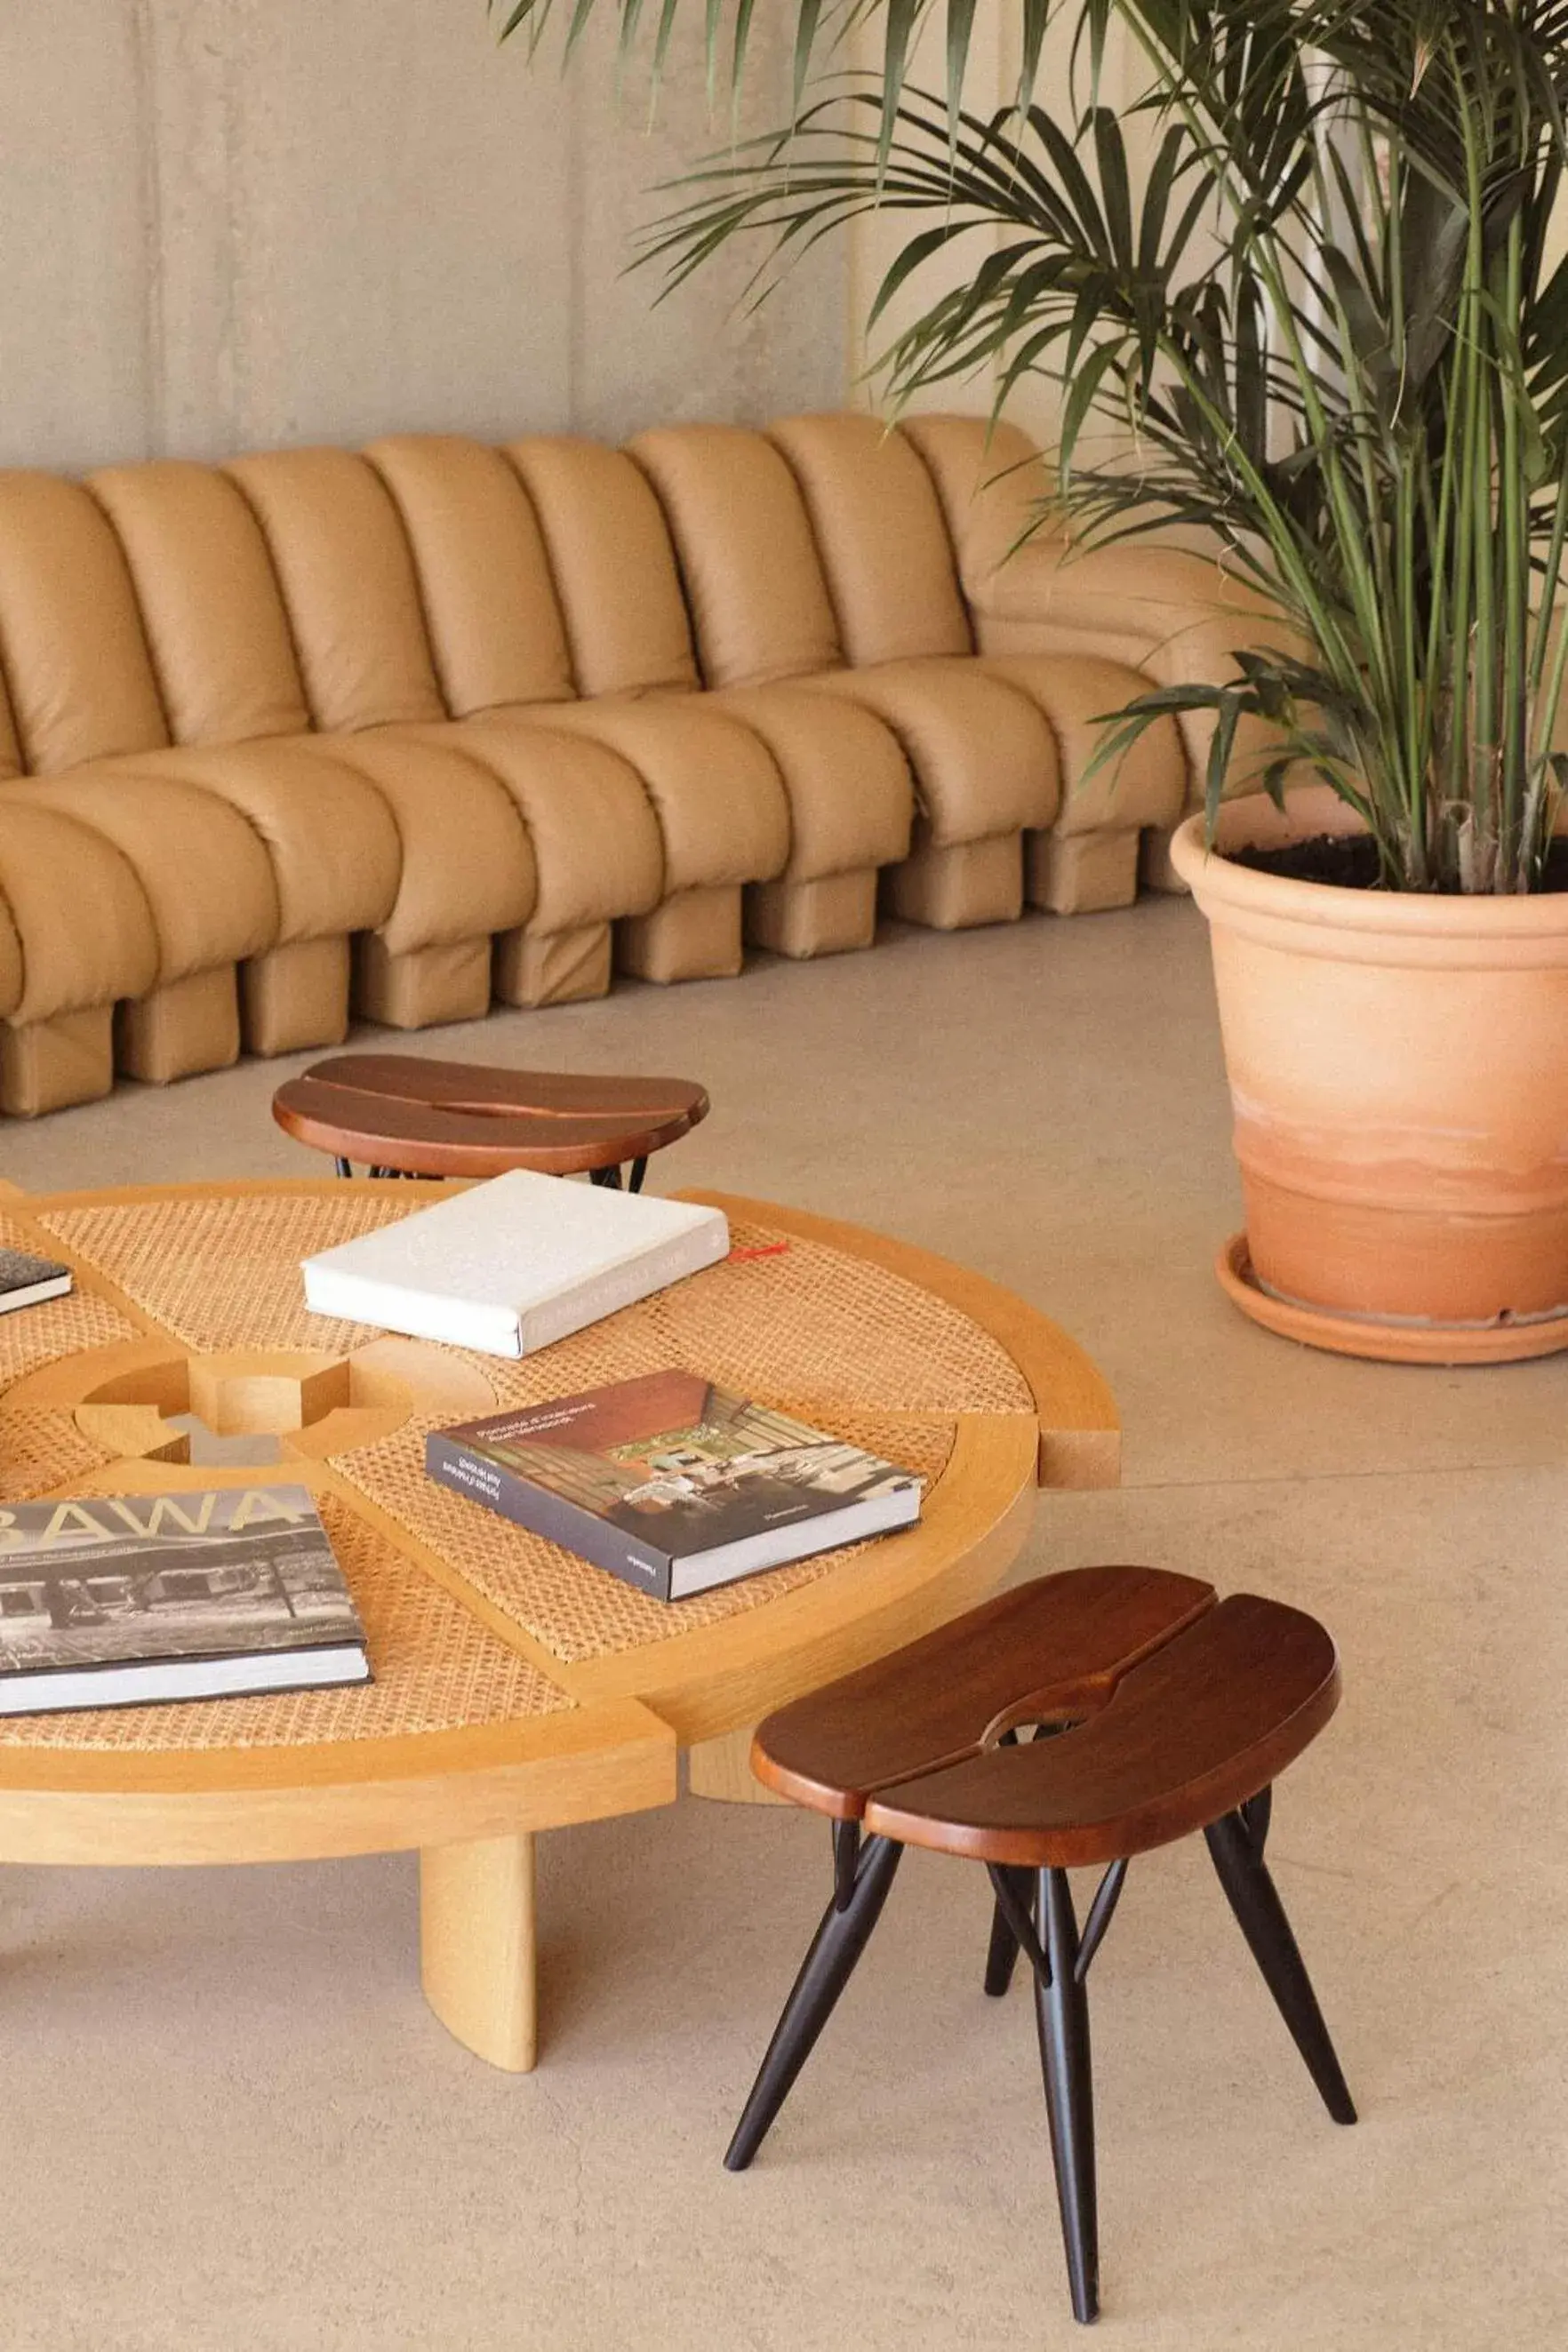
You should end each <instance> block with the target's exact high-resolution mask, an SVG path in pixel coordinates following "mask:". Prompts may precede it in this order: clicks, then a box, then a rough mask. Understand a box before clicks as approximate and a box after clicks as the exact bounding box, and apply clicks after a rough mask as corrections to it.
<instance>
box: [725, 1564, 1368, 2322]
mask: <svg viewBox="0 0 1568 2352" xmlns="http://www.w3.org/2000/svg"><path fill="white" fill-rule="evenodd" d="M1339 1695H1340V1675H1339V1664H1338V1660H1337V1658H1336V1656H1335V1654H1334V1645H1333V1643H1332V1642H1331V1640H1330V1638H1329V1635H1328V1634H1327V1633H1325V1632H1324V1630H1323V1628H1322V1626H1321V1625H1320V1624H1319V1623H1318V1622H1317V1620H1316V1619H1315V1618H1312V1617H1308V1616H1305V1615H1304V1614H1303V1613H1302V1612H1301V1611H1300V1610H1299V1609H1288V1608H1286V1607H1285V1606H1284V1605H1283V1604H1282V1603H1280V1602H1279V1601H1263V1600H1259V1599H1258V1597H1257V1595H1256V1594H1253V1593H1246V1592H1244V1593H1234V1594H1232V1595H1231V1597H1230V1598H1229V1599H1228V1600H1225V1601H1221V1600H1219V1599H1218V1598H1217V1596H1216V1595H1215V1591H1214V1588H1213V1586H1212V1585H1208V1584H1204V1583H1201V1582H1200V1581H1199V1580H1197V1579H1196V1578H1194V1577H1190V1576H1174V1575H1172V1574H1170V1573H1169V1572H1168V1571H1166V1570H1162V1569H1155V1568H1083V1569H1075V1570H1069V1571H1068V1573H1066V1574H1064V1575H1060V1576H1047V1577H1041V1578H1038V1579H1037V1580H1036V1581H1034V1582H1033V1583H1030V1584H1024V1585H1019V1586H1016V1587H1015V1588H1014V1590H1012V1591H1008V1592H1004V1593H1002V1594H1001V1595H1000V1596H999V1597H998V1598H997V1599H996V1600H994V1601H987V1602H986V1603H985V1604H984V1606H983V1607H981V1608H979V1609H973V1610H971V1611H970V1612H968V1613H967V1615H965V1616H963V1617H959V1618H956V1619H955V1620H954V1621H953V1622H952V1624H950V1625H944V1626H942V1627H941V1628H940V1629H939V1631H938V1632H936V1633H929V1634H927V1635H926V1636H925V1637H924V1638H923V1640H921V1641H918V1642H913V1643H910V1645H909V1646H908V1647H907V1648H905V1649H902V1650H895V1651H894V1652H892V1653H891V1654H890V1655H889V1656H888V1657H885V1658H881V1659H879V1661H878V1662H877V1663H876V1664H874V1665H871V1666H867V1667H864V1668H862V1669H861V1671H860V1672H859V1673H858V1674H853V1675H846V1676H845V1677H844V1678H843V1680H842V1681H840V1682H836V1683H830V1684H828V1685H826V1688H825V1689H822V1690H819V1691H815V1692H813V1693H812V1694H811V1696H809V1697H807V1698H803V1699H798V1700H796V1701H795V1704H794V1705H793V1706H786V1707H783V1708H781V1709H780V1711H779V1712H778V1713H777V1714H776V1715H772V1716H770V1717H768V1718H767V1720H766V1721H765V1722H764V1723H763V1725H762V1726H761V1727H760V1729H759V1730H758V1732H757V1735H756V1739H755V1742H754V1743H753V1746H752V1769H753V1771H754V1772H755V1773H756V1775H757V1778H758V1779H759V1780H762V1781H763V1783H764V1784H765V1785H766V1786H767V1787H768V1788H770V1789H773V1790H775V1791H776V1792H777V1793H778V1794H779V1795H781V1796H784V1797H788V1798H790V1799H792V1800H793V1801H794V1802H795V1803H796V1804H800V1805H807V1806H810V1807H811V1808H812V1809H813V1810H814V1811H817V1812H821V1813H826V1815H827V1816H828V1819H829V1821H830V1822H831V1823H832V1829H833V1896H832V1900H831V1901H830V1902H829V1904H828V1906H827V1909H826V1913H825V1914H824V1916H823V1920H822V1924H821V1926H820V1927H818V1929H817V1931H816V1937H815V1938H814V1940H813V1942H812V1946H811V1948H810V1950H809V1951H808V1952H807V1954H806V1956H805V1962H804V1964H803V1966H802V1968H801V1970H800V1974H799V1976H798V1977H797V1978H796V1979H795V1989H794V1990H793V1991H792V1992H791V1994H790V1997H789V1999H788V2000H787V2001H786V2002H785V2004H784V2014H783V2016H782V2017H781V2018H780V2020H779V2022H778V2025H777V2028H776V2029H775V2031H774V2033H773V2041H772V2042H771V2043H770V2044H769V2047H768V2053H767V2055H766V2057H765V2058H764V2059H763V2064H762V2069H761V2072H760V2073H759V2074H758V2076H757V2079H756V2083H755V2084H754V2085H753V2087H752V2095H751V2097H750V2098H749V2099H748V2100H747V2102H746V2108H745V2112H744V2114H743V2115H742V2117H741V2121H740V2124H739V2126H737V2128H736V2132H735V2136H734V2138H733V2139H732V2140H731V2143H730V2149H729V2153H728V2155H727V2156H726V2157H725V2159H724V2161H725V2163H726V2165H727V2166H728V2167H729V2168H730V2170H731V2172H740V2171H743V2170H744V2169H745V2168H746V2166H747V2165H749V2164H750V2163H751V2161H752V2158H753V2157H754V2156H755V2154H756V2152H757V2149H758V2148H759V2147H760V2146H761V2145H762V2142H763V2137H765V2135H766V2133H767V2131H768V2128H769V2126H771V2124H772V2123H773V2118H774V2116H776V2115H777V2114H778V2111H779V2109H780V2107H781V2106H782V2105H784V2100H785V2098H786V2097H787V2096H788V2094H789V2090H790V2087H791V2085H792V2084H793V2083H794V2081H795V2076H796V2075H797V2074H799V2072H800V2070H801V2067H802V2066H803V2065H804V2064H805V2060H806V2058H807V2057H808V2055H809V2054H810V2052H811V2049H812V2045H813V2044H814V2042H816V2037H817V2035H818V2034H819V2033H820V2032H821V2031H822V2029H823V2027H824V2025H825V2024H826V2021H827V2019H828V2017H829V2016H830V2014H831V2013H832V2011H833V2007H834V2004H835V2002H836V2001H837V1999H838V1996H839V1994H840V1993H841V1992H842V1991H843V1990H844V1987H845V1985H846V1984H847V1982H848V1979H849V1976H850V1974H851V1971H852V1970H853V1969H854V1967H855V1963H856V1962H857V1960H858V1958H859V1957H860V1954H861V1953H862V1952H863V1951H864V1949H865V1948H866V1944H867V1941H868V1937H869V1936H870V1934H871V1930H872V1928H873V1927H875V1926H876V1923H877V1919H878V1916H879V1913H880V1911H881V1908H882V1906H883V1904H884V1902H885V1901H886V1900H887V1895H888V1890H889V1887H890V1886H891V1885H892V1882H893V1874H894V1873H895V1871H896V1870H897V1868H898V1865H899V1862H900V1858H901V1856H902V1854H903V1851H904V1848H905V1847H906V1846H910V1845H919V1846H929V1847H930V1848H931V1849H932V1851H933V1852H935V1853H951V1854H958V1855H961V1856H963V1857H965V1858H967V1859H970V1860H973V1861H976V1862H983V1863H984V1864H985V1866H986V1868H987V1870H988V1871H989V1873H990V1876H991V1882H992V1886H993V1888H994V1895H995V1910H994V1917H993V1924H992V1930H991V1948H990V1953H989V1955H988V1958H987V1961H986V1969H985V1990H986V1991H987V1992H988V1993H994V1994H999V1993H1003V1992H1005V1990H1006V1989H1007V1985H1008V1982H1009V1979H1011V1976H1012V1973H1013V1969H1014V1964H1015V1962H1016V1958H1017V1956H1018V1953H1019V1951H1020V1950H1022V1952H1023V1953H1024V1955H1025V1957H1026V1959H1027V1961H1028V1963H1029V1966H1030V1968H1031V1969H1032V1971H1033V1974H1034V1981H1035V2013H1036V2021H1037V2027H1038V2032H1039V2044H1040V2063H1041V2067H1042V2070H1043V2073H1044V2075H1045V2085H1046V2106H1047V2117H1048V2121H1049V2126H1050V2139H1051V2154H1052V2158H1053V2159H1054V2161H1055V2166H1056V2176H1057V2191H1058V2200H1059V2202H1060V2206H1061V2221H1062V2237H1063V2242H1064V2244H1065V2246H1066V2251H1067V2266H1068V2281H1069V2284H1070V2286H1071V2290H1072V2306H1073V2311H1074V2313H1075V2315H1077V2317H1078V2318H1079V2319H1081V2320H1091V2319H1093V2318H1094V2317H1096V2315H1097V2314H1098V2312H1099V2308H1100V2257H1099V2238H1098V2226H1097V2218H1096V2201H1095V2165H1094V2108H1093V2090H1092V2083H1091V2076H1090V2069H1089V2002H1088V1996H1087V1992H1086V1990H1085V1979H1087V1977H1088V1974H1089V1962H1090V1961H1091V1960H1092V1959H1093V1958H1094V1955H1095V1953H1096V1952H1097V1951H1098V1949H1099V1948H1100V1939H1101V1937H1103V1936H1104V1934H1105V1931H1106V1928H1107V1927H1109V1926H1110V1916H1111V1913H1112V1912H1113V1911H1114V1909H1115V1907H1116V1903H1117V1898H1118V1896H1119V1895H1121V1886H1122V1881H1123V1879H1124V1878H1125V1876H1126V1873H1127V1864H1128V1862H1129V1860H1130V1859H1131V1856H1133V1855H1134V1854H1139V1853H1147V1852H1149V1851H1150V1849H1151V1848H1152V1847H1154V1846H1160V1845H1168V1844H1170V1843H1173V1841H1174V1840H1175V1839H1177V1838H1182V1837H1186V1836H1188V1835H1190V1834H1191V1833H1192V1832H1194V1831H1197V1830H1202V1832H1203V1833H1204V1836H1205V1840H1206V1842H1207V1844H1208V1850H1209V1853H1210V1854H1211V1855H1212V1857H1213V1860H1214V1865H1215V1870H1216V1872H1217V1873H1218V1874H1219V1881H1220V1885H1221V1886H1222V1887H1223V1888H1224V1890H1225V1893H1226V1898H1227V1900H1228V1902H1229V1904H1230V1907H1231V1909H1232V1911H1233V1912H1234V1913H1235V1914H1236V1917H1237V1922H1238V1924H1239V1926H1240V1927H1241V1931H1242V1934H1243V1935H1244V1936H1245V1937H1246V1938H1247V1943H1248V1945H1249V1946H1250V1948H1251V1950H1252V1954H1253V1957H1254V1958H1255V1959H1256V1960H1257V1962H1258V1967H1259V1969H1261V1970H1262V1972H1263V1977H1264V1980H1265V1982H1266V1983H1267V1985H1268V1990H1269V1991H1270V1992H1271V1993H1272V1994H1273V1996H1274V1999H1275V2000H1276V2002H1277V2003H1278V2005H1279V2012H1280V2015H1281V2016H1282V2017H1283V2018H1284V2020H1285V2022H1286V2024H1287V2025H1288V2026H1289V2029H1290V2032H1291V2035H1292V2037H1293V2039H1294V2041H1295V2043H1296V2046H1297V2048H1298V2049H1299V2050H1300V2053H1301V2055H1302V2057H1303V2058H1304V2059H1305V2060H1306V2063H1307V2069H1308V2072H1309V2073H1310V2075H1311V2077H1312V2080H1313V2082H1314V2083H1315V2084H1317V2086H1318V2090H1319V2091H1320V2093H1321V2096H1322V2100H1323V2104H1324V2105H1325V2106H1326V2107H1327V2108H1328V2111H1329V2113H1330V2115H1331V2116H1332V2117H1333V2119H1334V2121H1335V2122H1336V2123H1342V2124H1350V2123H1353V2122H1354V2121H1355V2109H1354V2107H1353V2106H1352V2104H1351V2095H1350V2093H1349V2091H1348V2090H1347V2089H1346V2087H1345V2079H1344V2076H1343V2074H1342V2073H1341V2072H1340V2063H1339V2060H1338V2059H1337V2058H1336V2057H1335V2055H1334V2049H1333V2044H1332V2042H1331V2041H1330V2039H1329V2034H1328V2029H1327V2027H1326V2026H1325V2025H1324V2023H1323V2020H1322V2015H1321V2011H1320V2010H1319V2008H1318V2003H1317V2000H1316V1998H1315V1996H1314V1994H1313V1991H1312V1987H1311V1983H1310V1979H1309V1978H1308V1975H1307V1971H1306V1969H1305V1968H1304V1967H1303V1965H1302V1961H1301V1956H1300V1952H1299V1951H1298V1950H1297V1948H1296V1940H1295V1937H1293V1936H1292V1934H1291V1932H1290V1925H1289V1920H1288V1919H1287V1918H1286V1916H1285V1912H1284V1908H1283V1906H1282V1905H1281V1904H1280V1901H1279V1895H1278V1893H1277V1891H1276V1889H1275V1885H1274V1882H1273V1880H1272V1878H1271V1877H1270V1876H1269V1874H1268V1868H1267V1866H1266V1864H1265V1863H1264V1859H1263V1849H1264V1843H1265V1840H1266V1838H1267V1836H1268V1818H1269V1801H1270V1791H1271V1788H1272V1784H1273V1781H1274V1780H1275V1778H1276V1776H1277V1774H1279V1772H1280V1771H1282V1770H1283V1769H1284V1767H1285V1766H1286V1765H1287V1764H1289V1763H1290V1762H1292V1761H1293V1759H1295V1758H1296V1757H1298V1756H1299V1755H1300V1753H1301V1751H1302V1749H1303V1748H1306V1747H1307V1746H1308V1745H1309V1743H1310V1741H1311V1740H1313V1739H1315V1738H1316V1737H1317V1735H1318V1733H1319V1732H1320V1731H1321V1729H1322V1727H1323V1726H1324V1724H1325V1723H1327V1721H1328V1719H1329V1717H1330V1716H1331V1715H1332V1713H1333V1711H1334V1708H1335V1707H1336V1706H1337V1705H1338V1704H1339ZM1079 1864H1102V1865H1104V1866H1105V1874H1104V1877H1103V1878H1102V1879H1101V1881H1100V1889H1099V1892H1098V1893H1097V1894H1096V1895H1095V1897H1094V1900H1093V1902H1092V1903H1091V1904H1090V1906H1089V1911H1088V1914H1087V1915H1086V1916H1085V1919H1084V1922H1083V1925H1082V1927H1079V1922H1078V1917H1077V1915H1076V1912H1075V1910H1074V1907H1073V1898H1072V1893H1071V1890H1070V1887H1069V1885H1068V1870H1069V1868H1077V1867H1078V1866H1079Z"/></svg>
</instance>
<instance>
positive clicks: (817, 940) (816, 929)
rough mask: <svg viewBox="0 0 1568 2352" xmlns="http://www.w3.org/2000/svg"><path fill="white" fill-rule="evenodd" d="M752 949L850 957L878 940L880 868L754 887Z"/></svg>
mask: <svg viewBox="0 0 1568 2352" xmlns="http://www.w3.org/2000/svg"><path fill="white" fill-rule="evenodd" d="M745 928H746V940H747V944H748V945H749V946H752V947H756V948H768V949H770V950H772V952H773V954H774V955H783V956H793V957H795V958H796V959H797V960H801V959H805V958H806V957H809V956H825V955H846V954H847V953H849V952H850V951H851V950H854V949H856V948H868V947H871V946H873V945H874V944H875V941H876V937H877V869H876V867H875V866H865V867H863V868H862V869H861V870H860V871H859V872H858V873H855V874H827V875H823V876H821V877H818V878H817V879H816V881H812V882H753V883H752V886H751V887H750V889H749V890H748V891H747V892H746V907H745Z"/></svg>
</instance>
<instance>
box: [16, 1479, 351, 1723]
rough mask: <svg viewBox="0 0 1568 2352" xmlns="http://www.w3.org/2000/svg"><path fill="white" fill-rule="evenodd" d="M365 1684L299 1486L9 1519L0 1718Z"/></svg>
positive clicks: (36, 1510) (101, 1499) (328, 1557)
mask: <svg viewBox="0 0 1568 2352" xmlns="http://www.w3.org/2000/svg"><path fill="white" fill-rule="evenodd" d="M370 1680H371V1671H370V1662H369V1659H368V1658H367V1656H366V1654H365V1642H364V1628H363V1626H362V1624H361V1623H360V1621H359V1612H357V1610H356V1609H355V1607H354V1604H353V1599H352V1598H351V1596H350V1593H349V1590H348V1587H347V1585H346V1584H345V1583H344V1581H343V1574H342V1569H341V1568H340V1567H339V1566H338V1563H337V1560H336V1559H334V1557H333V1554H332V1548H331V1543H330V1542H329V1541H328V1539H327V1531H326V1529H325V1528H323V1527H322V1525H321V1519H320V1517H318V1516H317V1512H316V1507H315V1505H314V1504H313V1503H312V1502H311V1500H310V1496H309V1494H308V1493H307V1492H306V1490H305V1488H304V1487H303V1486H229V1487H217V1488H213V1489H210V1490H208V1491H207V1492H205V1493H203V1492H201V1491H199V1490H198V1491H195V1492H186V1493H183V1494H169V1495H84V1496H80V1497H79V1498H78V1499H76V1500H74V1501H60V1502H47V1503H13V1504H11V1505H9V1506H8V1507H6V1508H5V1509H4V1510H0V1715H37V1714H45V1713H49V1712H53V1711H55V1710H58V1709H63V1708H70V1707H83V1706H145V1705H148V1704H150V1703H152V1702H155V1701H159V1700H164V1699H192V1698H226V1697H232V1696H240V1695H242V1694H247V1693H250V1692H255V1691H277V1690H304V1689H313V1688H316V1687H318V1686H321V1685H328V1684H337V1683H363V1682H369V1681H370Z"/></svg>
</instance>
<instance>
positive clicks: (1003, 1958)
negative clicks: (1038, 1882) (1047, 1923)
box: [985, 1870, 1035, 2000]
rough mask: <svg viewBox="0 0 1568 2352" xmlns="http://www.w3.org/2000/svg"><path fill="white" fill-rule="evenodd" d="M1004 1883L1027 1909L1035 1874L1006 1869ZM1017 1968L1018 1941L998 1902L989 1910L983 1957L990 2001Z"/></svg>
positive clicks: (1002, 1991) (1001, 1992)
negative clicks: (987, 1942) (987, 1944)
mask: <svg viewBox="0 0 1568 2352" xmlns="http://www.w3.org/2000/svg"><path fill="white" fill-rule="evenodd" d="M1007 1883H1008V1885H1010V1886H1011V1887H1012V1889H1013V1891H1014V1893H1015V1894H1016V1895H1017V1898H1018V1902H1019V1906H1020V1907H1021V1908H1022V1909H1023V1910H1027V1909H1028V1907H1029V1905H1030V1903H1031V1902H1032V1901H1033V1899H1034V1892H1035V1889H1034V1873H1033V1871H1030V1870H1009V1871H1008V1872H1007ZM1017 1965H1018V1938H1017V1937H1016V1936H1015V1934H1014V1933H1013V1930H1012V1928H1011V1927H1009V1925H1008V1923H1007V1914H1006V1913H1005V1911H1004V1910H1003V1908H1002V1906H1001V1905H1000V1903H997V1904H994V1905H993V1906H992V1910H991V1943H990V1948H989V1949H988V1950H987V1952H986V1955H985V1990H986V1991H987V1992H988V1993H989V1994H990V1995H991V1998H992V2000H1001V1998H1002V1996H1003V1994H1004V1993H1005V1991H1006V1990H1007V1988H1008V1986H1009V1985H1010V1984H1011V1983H1012V1981H1013V1971H1014V1969H1016V1967H1017Z"/></svg>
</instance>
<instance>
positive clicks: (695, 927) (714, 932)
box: [616, 882, 745, 982]
mask: <svg viewBox="0 0 1568 2352" xmlns="http://www.w3.org/2000/svg"><path fill="white" fill-rule="evenodd" d="M744 961H745V959H744V955H743V952H742V945H741V885H740V884H739V883H738V882H716V883H710V884H707V885H699V886H698V887H696V888H694V889H690V890H677V891H675V892H673V893H672V894H671V896H670V897H669V898H667V899H666V900H665V902H664V904H663V906H662V907H656V908H654V910H653V912H652V914H651V915H631V916H628V917H627V918H626V920H625V921H624V922H620V923H617V924H616V969H617V970H618V971H624V972H628V973H630V975H631V976H632V978H633V979H635V980H653V981H658V982H667V981H673V980H732V979H733V978H734V977H735V975H736V973H737V972H738V971H740V970H741V967H742V963H743V962H744Z"/></svg>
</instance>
